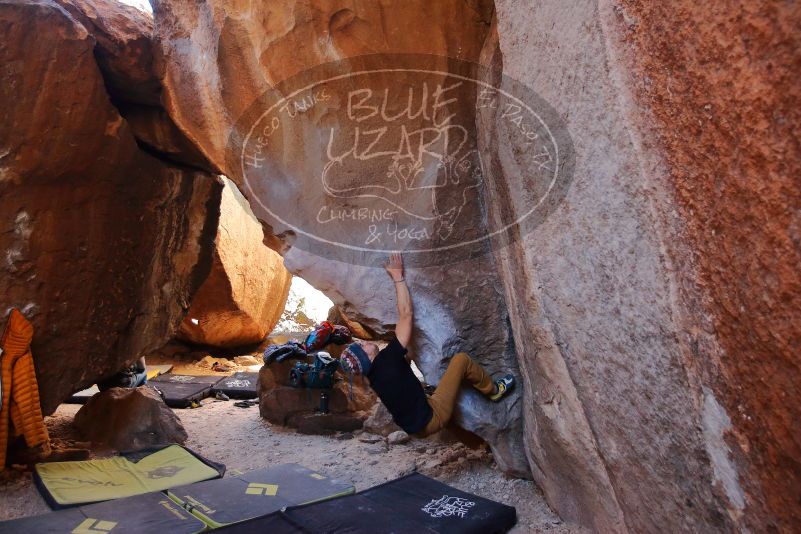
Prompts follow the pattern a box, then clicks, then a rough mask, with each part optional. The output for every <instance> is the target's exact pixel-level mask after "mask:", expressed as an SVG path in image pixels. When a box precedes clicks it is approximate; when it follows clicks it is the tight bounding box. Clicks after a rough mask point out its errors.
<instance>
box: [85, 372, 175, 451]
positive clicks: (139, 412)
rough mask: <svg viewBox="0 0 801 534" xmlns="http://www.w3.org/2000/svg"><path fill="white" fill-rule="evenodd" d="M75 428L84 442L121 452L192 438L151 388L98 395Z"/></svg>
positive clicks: (112, 389) (103, 392) (90, 400)
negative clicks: (87, 441)
mask: <svg viewBox="0 0 801 534" xmlns="http://www.w3.org/2000/svg"><path fill="white" fill-rule="evenodd" d="M75 426H76V427H77V428H78V431H79V432H80V433H81V435H82V436H83V437H84V439H87V440H89V441H92V442H93V443H96V444H98V445H101V446H105V447H108V448H111V449H114V450H117V451H129V450H138V449H143V448H146V447H152V446H154V445H162V444H166V443H184V442H185V441H186V439H187V437H188V436H187V434H186V430H184V427H183V425H182V424H181V420H180V419H178V416H177V415H175V412H173V411H172V409H170V408H169V407H168V406H167V405H166V404H164V401H163V400H162V399H161V397H160V396H159V394H158V392H156V390H155V389H152V388H150V387H139V388H135V389H131V388H111V389H108V390H106V391H102V392H100V393H97V394H96V395H94V396H93V397H92V398H91V399H89V401H88V402H87V403H86V404H85V405H84V406H82V407H81V409H80V410H78V413H77V414H75Z"/></svg>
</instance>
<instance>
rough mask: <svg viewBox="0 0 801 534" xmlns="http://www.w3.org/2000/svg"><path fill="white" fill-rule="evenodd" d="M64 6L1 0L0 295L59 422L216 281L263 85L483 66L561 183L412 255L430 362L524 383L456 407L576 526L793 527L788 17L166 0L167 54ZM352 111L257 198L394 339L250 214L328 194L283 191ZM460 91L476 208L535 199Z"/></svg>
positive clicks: (582, 7)
mask: <svg viewBox="0 0 801 534" xmlns="http://www.w3.org/2000/svg"><path fill="white" fill-rule="evenodd" d="M62 1H64V2H66V0H62ZM63 5H64V7H59V5H58V4H55V3H53V2H51V1H49V0H35V1H32V2H20V1H12V0H0V29H2V32H3V35H4V37H5V38H4V40H3V41H2V42H0V67H1V68H2V71H1V72H2V74H0V76H2V78H3V80H4V81H6V80H8V83H3V84H2V85H0V102H3V103H5V104H6V105H4V106H2V107H1V108H0V109H2V111H0V119H2V121H1V122H0V124H1V125H2V126H0V147H3V148H2V153H0V165H1V166H0V206H2V210H0V213H2V216H0V224H1V225H2V232H0V244H2V247H3V250H4V251H5V255H4V267H3V268H4V269H5V273H6V276H5V277H3V278H2V280H0V292H1V294H2V295H3V299H4V300H3V306H4V307H8V306H12V305H14V306H18V307H20V308H21V309H22V310H23V312H24V313H26V315H27V316H28V317H30V318H32V319H33V320H34V323H35V326H36V328H37V337H36V339H35V343H34V353H35V355H36V358H37V362H38V366H39V374H40V381H41V383H42V390H43V403H44V405H45V406H44V408H45V410H46V411H52V409H53V408H54V407H55V405H56V404H57V403H58V402H59V401H60V400H61V399H62V398H63V397H64V396H66V395H67V394H69V393H70V392H71V391H73V390H75V389H78V388H80V387H81V386H84V385H88V384H89V383H91V381H93V380H95V379H96V378H97V377H99V376H101V375H103V374H105V373H109V372H112V371H113V370H114V369H116V368H118V367H119V366H121V365H122V364H123V363H124V362H126V361H130V360H132V359H133V358H134V357H135V356H136V355H138V354H139V353H141V352H143V351H145V350H147V349H148V348H154V346H155V345H157V344H158V343H160V342H162V341H164V340H165V339H166V337H168V336H169V335H170V333H171V331H172V329H173V328H174V327H175V326H176V324H177V322H178V321H180V319H181V317H182V315H183V312H184V311H185V309H186V307H187V303H188V302H189V299H190V297H191V295H192V293H193V291H194V290H195V289H196V288H197V287H198V286H199V284H200V282H201V280H204V279H208V280H211V279H212V278H213V277H214V276H215V275H214V274H212V275H211V276H210V277H209V275H208V273H209V269H210V268H211V263H212V254H211V251H212V240H213V237H214V235H215V229H216V228H217V223H218V221H217V215H216V214H217V211H218V210H217V206H218V205H219V199H220V189H221V186H220V185H218V184H217V183H216V182H215V181H214V180H213V179H212V175H211V174H209V171H213V172H223V173H225V174H227V175H230V176H231V177H232V178H235V179H237V180H240V181H241V180H242V177H241V176H238V174H239V173H238V172H237V169H236V168H235V166H232V160H231V159H230V158H229V154H228V153H227V152H228V145H229V142H230V140H231V133H232V131H233V132H234V133H236V132H235V130H234V128H235V125H236V124H237V121H238V120H239V118H240V117H241V116H242V115H243V114H245V113H246V111H247V110H248V107H249V106H250V104H251V103H252V102H254V101H257V100H258V99H259V98H260V97H261V96H262V95H263V93H265V92H266V91H268V90H270V89H272V88H275V87H277V88H278V89H279V90H280V89H282V88H284V87H285V86H284V85H282V84H283V83H284V82H285V81H286V80H288V79H290V78H291V77H292V76H294V75H296V74H298V73H302V72H304V71H306V69H309V68H312V67H315V66H317V65H320V64H323V63H327V62H330V61H334V60H342V59H343V58H353V57H356V56H361V55H364V54H376V53H382V52H413V53H428V54H436V55H439V56H449V57H451V58H461V59H467V60H478V61H480V62H482V63H484V64H486V65H488V66H489V67H490V69H489V70H488V71H487V72H486V73H484V76H485V78H486V79H485V82H489V83H492V84H495V85H498V86H501V87H503V86H504V84H510V83H511V82H510V81H509V78H513V79H517V80H519V81H520V82H522V83H523V84H525V85H526V86H528V87H530V88H531V89H533V90H534V91H535V92H536V93H537V94H538V95H540V96H541V97H542V98H543V99H544V101H546V102H547V103H549V104H550V106H552V107H553V108H554V110H555V112H556V113H557V114H558V116H559V117H560V118H561V120H562V121H563V122H564V123H565V125H566V129H567V131H568V132H569V133H570V136H571V138H572V144H573V151H574V153H575V168H574V173H573V175H574V177H573V181H572V183H571V184H570V187H569V188H567V189H566V190H565V191H564V198H561V199H560V202H558V203H555V204H554V205H553V206H552V207H551V211H550V215H549V216H548V217H547V218H546V219H544V220H543V222H542V223H541V224H540V225H539V226H538V227H536V228H535V230H534V231H531V232H527V233H524V232H520V233H518V234H516V235H512V236H511V237H512V239H510V240H507V241H506V242H505V243H504V244H505V245H506V246H495V247H493V249H492V250H491V251H490V252H491V253H490V254H478V255H476V256H475V257H472V258H470V259H469V260H466V259H465V258H463V257H458V255H455V254H454V255H453V256H448V257H447V258H445V259H444V261H441V262H439V263H437V264H436V265H432V264H415V263H414V262H411V263H412V264H411V266H410V267H411V268H410V269H409V272H408V274H407V279H408V281H409V284H410V287H411V288H412V290H413V300H414V307H415V317H416V322H415V340H414V345H413V347H412V350H413V352H414V354H415V356H416V358H417V359H418V361H419V366H420V368H421V369H422V371H423V372H424V373H425V375H426V377H427V379H428V380H429V381H431V382H436V380H437V378H438V377H439V375H440V374H441V373H442V371H443V370H444V367H445V366H446V365H447V362H448V358H449V356H450V355H451V354H453V353H455V352H457V351H460V350H465V351H467V352H470V353H471V354H472V355H473V356H474V357H476V358H477V359H478V360H479V361H480V362H481V363H482V364H483V365H485V366H486V367H487V368H488V369H489V370H490V371H492V372H500V371H509V370H511V371H513V372H518V373H519V376H520V377H521V382H522V388H519V389H518V391H517V392H516V393H515V395H514V396H513V397H512V398H510V399H508V400H507V401H505V402H504V403H502V404H497V405H494V404H489V403H488V402H486V401H484V400H483V399H480V398H479V397H478V395H476V394H475V393H474V392H470V391H466V392H465V394H464V395H463V397H462V398H461V399H460V404H459V410H458V413H457V419H458V421H459V422H460V424H462V425H463V426H464V427H466V428H468V429H471V430H473V431H475V432H476V433H477V434H479V435H480V436H482V437H483V438H484V439H486V440H487V441H488V442H489V443H490V445H491V446H492V448H493V451H494V453H495V457H496V459H497V460H498V462H499V464H500V465H501V467H502V468H503V469H505V470H506V471H508V472H510V473H513V474H516V475H520V476H529V475H533V477H534V478H535V479H536V480H537V482H538V483H539V484H540V486H541V487H542V488H543V491H544V492H545V495H546V497H547V498H548V501H549V502H550V503H551V505H552V506H553V507H554V508H555V509H556V510H557V511H558V512H559V513H560V514H561V515H562V516H563V517H564V518H565V519H568V520H574V521H578V522H580V523H582V524H584V525H587V526H589V527H590V528H592V529H593V530H595V531H599V532H626V531H631V532H662V531H664V530H666V529H667V530H670V531H682V532H684V531H688V532H730V531H749V530H750V531H780V532H789V531H793V530H795V529H797V525H798V524H799V521H801V517H800V516H799V507H798V502H797V496H798V495H799V492H801V469H800V468H799V464H798V462H797V458H798V457H799V452H801V451H799V448H801V443H800V441H799V438H798V432H796V431H795V429H794V422H795V421H796V420H797V419H798V418H799V415H801V414H799V406H801V402H799V398H798V393H797V392H796V389H797V388H794V386H795V384H797V383H799V382H801V380H799V379H801V376H799V374H801V372H800V371H799V369H798V366H797V363H796V358H795V356H796V353H797V347H798V346H799V337H801V336H800V335H799V325H800V324H801V317H799V310H801V306H799V298H800V297H799V295H801V291H800V289H801V275H800V274H799V270H798V265H799V263H800V262H799V260H800V259H801V245H799V243H800V242H801V237H799V228H801V223H799V220H798V213H799V205H801V202H799V200H800V197H801V191H800V189H801V188H799V185H798V180H797V176H798V175H799V174H800V173H799V171H801V169H799V162H800V161H801V154H800V152H801V149H799V145H798V142H797V139H796V137H797V136H795V132H794V128H795V127H796V126H797V124H798V123H799V119H800V117H799V116H798V115H799V113H800V112H799V109H801V108H800V107H799V106H798V100H799V98H798V97H799V94H798V91H799V89H798V87H797V83H795V80H794V79H793V78H792V75H793V74H794V73H795V72H796V71H797V70H798V67H799V64H801V59H799V56H800V55H801V53H799V50H801V46H799V42H798V41H799V35H801V34H799V32H798V31H797V28H798V26H799V21H801V13H799V10H798V8H797V7H796V6H795V5H794V4H792V3H783V4H782V3H768V2H764V1H759V2H754V3H751V4H748V5H745V4H738V3H725V4H723V5H720V6H718V5H715V6H706V5H700V4H699V5H696V4H693V3H690V2H685V1H680V2H677V3H676V2H674V3H656V2H644V1H636V0H623V1H622V2H619V3H616V4H612V3H611V2H608V1H607V0H597V1H596V0H579V1H577V2H572V3H565V2H560V1H557V0H543V1H541V2H537V3H536V4H534V5H530V4H524V3H523V2H520V1H517V0H497V2H496V3H495V4H494V5H493V4H492V3H491V2H487V1H479V0H475V1H456V0H448V1H445V2H437V3H431V2H423V1H411V2H408V1H407V2H384V3H380V4H379V3H359V4H355V3H353V2H344V1H340V0H319V1H315V2H311V3H309V2H305V3H304V2H295V1H292V0H285V1H281V2H270V3H253V4H247V5H245V4H234V3H231V2H225V1H224V0H209V1H207V2H204V3H196V2H191V1H188V0H161V1H157V2H156V3H155V6H154V8H155V25H154V34H155V40H154V41H150V40H149V39H141V38H140V37H139V35H140V34H142V33H145V34H147V33H148V32H149V31H150V30H149V28H150V26H149V24H150V22H149V21H148V20H145V19H140V18H137V17H141V15H137V14H133V13H132V12H130V11H129V10H127V8H122V7H118V6H117V7H115V5H113V4H110V3H107V2H105V0H99V1H97V2H92V3H88V2H85V1H84V0H80V2H79V0H75V2H71V3H69V4H67V3H65V4H63ZM111 21H115V22H113V23H112V22H111ZM29 58H36V61H30V60H29ZM151 59H152V60H151ZM358 61H361V60H354V63H353V64H354V65H356V64H358ZM454 64H455V63H454V62H445V61H441V62H440V63H438V64H437V65H438V67H440V68H444V69H455V68H456V67H455V66H454ZM65 66H67V67H68V68H67V67H65ZM154 70H155V72H156V75H155V76H154V75H153V74H152V73H153V71H154ZM148 72H150V73H151V74H150V75H149V74H148ZM448 72H449V73H450V74H454V71H448ZM503 75H506V76H508V77H509V78H504V77H503ZM65 88H68V90H67V89H65ZM33 89H36V90H35V91H34V90H33ZM338 104H339V103H338V102H328V103H327V104H325V105H324V106H323V105H321V106H318V108H317V109H315V111H313V112H310V113H309V114H308V115H309V117H308V118H309V121H308V123H307V125H308V126H309V129H308V130H306V131H304V132H299V131H293V130H287V131H286V135H285V137H284V138H282V139H281V143H283V144H276V146H278V147H279V148H278V149H273V150H274V151H273V152H270V153H269V156H270V158H272V160H273V161H270V163H281V165H283V168H285V169H289V171H290V172H289V173H288V174H287V175H286V176H279V175H278V174H276V175H275V180H274V182H275V183H277V184H278V185H279V186H280V187H277V188H274V189H273V191H274V192H275V193H276V195H275V196H269V195H268V196H266V197H263V198H261V200H262V201H266V203H264V204H263V205H262V206H260V208H258V209H256V213H255V215H256V217H257V218H258V219H259V220H260V221H261V222H262V223H263V226H264V241H266V242H267V243H268V244H269V246H270V247H272V248H273V249H276V250H279V251H280V252H281V254H282V255H283V257H284V264H285V265H286V267H287V268H288V269H289V270H290V271H291V272H293V273H296V274H300V275H301V276H303V277H304V278H305V279H306V280H308V281H309V282H311V283H312V284H314V285H315V286H316V287H317V288H319V289H321V290H323V291H324V292H325V293H326V294H327V295H328V296H329V297H331V299H332V300H333V301H334V302H335V303H336V304H337V306H339V307H340V308H341V310H342V312H343V313H344V314H345V315H346V316H347V317H348V318H349V319H351V320H353V321H356V322H358V323H359V324H361V325H364V327H365V328H366V329H368V330H369V331H370V332H374V333H375V334H376V335H378V336H383V335H386V333H387V332H389V331H391V329H392V328H393V324H392V322H393V320H394V315H395V310H394V298H393V288H392V285H391V284H389V283H388V280H387V278H386V275H385V273H384V272H383V270H382V269H381V268H380V265H379V264H378V262H377V261H375V262H372V263H370V262H365V263H355V264H354V263H353V262H347V261H345V259H344V258H343V259H342V261H336V259H334V258H331V257H325V258H324V259H321V256H320V255H319V254H315V250H313V249H309V248H308V247H306V248H304V247H302V246H298V243H301V242H302V236H299V235H298V232H297V231H296V229H293V228H292V227H291V225H288V224H276V223H275V221H272V220H270V222H269V223H267V221H268V217H266V215H265V211H268V210H269V209H270V208H277V207H279V206H283V207H286V206H290V207H293V206H296V207H298V209H299V210H302V209H307V208H308V207H309V206H314V205H316V203H318V202H320V201H321V198H322V197H320V196H319V195H317V196H316V195H315V194H311V193H309V192H308V191H304V190H303V189H302V188H299V187H297V184H299V183H303V182H302V180H303V179H304V178H305V177H306V176H307V175H311V174H313V171H316V170H317V169H315V168H314V167H313V165H312V163H310V162H311V161H312V159H313V156H314V155H315V154H313V153H312V152H313V151H314V150H316V147H314V146H307V145H305V144H304V141H307V140H309V139H312V138H313V136H315V135H317V134H318V133H321V132H322V131H323V130H324V129H326V128H329V127H332V126H333V127H337V126H343V122H341V121H342V119H341V115H337V112H338V109H337V105H338ZM454 107H455V106H452V107H451V108H448V110H449V111H455V112H457V113H459V114H460V116H461V117H462V118H464V117H467V118H469V119H471V120H473V121H474V123H475V128H474V130H475V131H474V132H472V133H473V134H474V135H475V137H476V139H477V146H478V149H479V151H480V163H481V164H482V170H483V175H484V179H485V180H486V187H485V189H484V192H483V194H482V195H481V196H480V198H478V199H477V200H476V202H474V203H473V204H471V205H470V210H472V211H471V213H470V215H471V217H472V218H471V223H474V224H475V225H476V226H480V225H482V224H489V223H492V222H493V221H500V220H505V218H507V217H509V216H510V215H518V214H520V213H523V212H525V210H526V209H527V206H526V205H525V201H524V198H523V196H521V193H522V192H525V191H527V190H528V189H530V187H532V185H531V184H530V183H528V182H527V181H526V180H525V179H524V178H523V176H525V174H524V173H523V172H522V171H523V170H525V169H524V163H525V161H524V154H522V153H521V151H520V150H518V149H519V145H517V144H516V143H515V142H514V139H513V136H515V135H517V133H516V132H515V131H513V130H512V129H511V126H510V122H509V121H508V120H505V117H504V116H503V115H502V113H501V112H499V111H498V110H497V109H492V108H491V107H490V108H487V107H481V106H475V107H472V106H471V107H469V108H468V107H461V108H458V109H452V108H454ZM323 110H324V111H325V112H326V113H323V112H322V111H323ZM301 111H303V112H306V111H307V110H305V109H304V110H301ZM316 113H319V115H316ZM337 121H340V122H337ZM365 124H369V123H365ZM301 133H302V134H303V135H305V136H306V137H303V136H301V135H300V134H301ZM318 137H319V136H318ZM266 145H267V143H265V146H266ZM266 154H267V152H265V157H264V158H263V159H264V160H268V159H270V158H268V157H266ZM277 160H281V161H280V162H279V161H277ZM441 163H443V164H445V165H443V166H445V167H447V165H450V164H451V163H452V162H450V161H445V160H444V159H443V161H442V162H441ZM435 168H437V169H438V167H437V166H436V165H435V164H432V165H429V166H428V167H426V168H424V169H423V170H424V171H426V172H429V174H430V176H434V177H437V176H439V174H438V172H439V171H438V170H435ZM345 178H347V179H348V180H354V181H356V182H359V181H360V180H361V181H364V180H367V179H370V178H372V177H365V176H363V175H360V174H358V173H355V174H353V175H347V173H345ZM404 179H405V178H404ZM456 179H457V181H458V179H460V178H459V175H458V174H457V175H456ZM282 180H284V181H282ZM239 185H243V184H242V183H240V184H239ZM246 192H247V194H250V195H252V194H253V190H248V189H246ZM251 200H253V199H252V198H251ZM260 209H261V210H262V211H259V210H260ZM221 235H222V234H221ZM110 251H111V252H112V253H110ZM483 252H487V251H486V250H485V251H483ZM219 257H220V255H219V254H218V259H219ZM219 265H223V266H225V265H224V264H223V263H222V262H221V263H220V264H219ZM219 265H218V267H219ZM215 272H217V273H218V274H219V272H220V271H215ZM233 272H236V269H234V270H233ZM225 278H227V280H225V281H224V282H223V283H222V286H221V287H228V286H230V287H232V288H233V287H234V286H235V283H234V281H233V280H231V276H230V273H229V274H227V275H226V277H225ZM234 278H235V277H234ZM226 284H228V285H226ZM226 291H227V289H226ZM232 294H233V293H232ZM237 302H238V303H241V302H242V301H241V299H237ZM239 305H240V304H238V306H239ZM248 314H249V315H250V316H255V315H258V312H255V311H254V312H248ZM237 328H242V327H241V325H240V326H237Z"/></svg>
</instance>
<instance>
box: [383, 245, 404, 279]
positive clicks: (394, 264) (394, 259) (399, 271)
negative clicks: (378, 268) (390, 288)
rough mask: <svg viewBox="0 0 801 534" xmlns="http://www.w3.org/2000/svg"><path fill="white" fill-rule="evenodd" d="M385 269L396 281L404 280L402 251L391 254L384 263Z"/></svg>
mask: <svg viewBox="0 0 801 534" xmlns="http://www.w3.org/2000/svg"><path fill="white" fill-rule="evenodd" d="M384 269H386V270H387V273H389V276H390V277H391V278H392V280H393V281H395V282H400V281H401V280H403V256H402V255H401V253H400V252H395V253H394V254H392V255H390V257H389V260H387V262H386V263H384Z"/></svg>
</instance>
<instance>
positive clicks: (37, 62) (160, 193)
mask: <svg viewBox="0 0 801 534" xmlns="http://www.w3.org/2000/svg"><path fill="white" fill-rule="evenodd" d="M0 29H1V30H2V34H3V39H2V41H0V66H2V69H3V70H2V72H3V77H4V79H8V80H13V82H9V83H5V82H4V83H2V84H0V103H2V106H0V108H2V111H0V146H2V147H3V149H2V156H0V214H1V215H0V248H2V250H3V251H4V261H3V266H2V269H3V276H1V277H0V295H2V307H3V308H2V309H3V313H5V310H7V309H8V308H9V307H11V306H16V307H18V308H19V309H20V310H22V311H23V313H25V315H26V316H27V317H28V318H29V319H30V320H32V322H33V323H34V326H35V328H36V332H37V334H36V337H35V338H34V340H33V352H34V354H35V355H36V366H37V376H38V380H39V387H40V394H41V400H42V408H43V410H44V411H45V412H46V413H50V412H52V411H53V410H54V409H55V407H56V406H57V405H58V404H59V403H60V402H61V401H62V400H63V399H65V398H66V397H67V396H69V395H70V394H71V393H72V392H74V391H76V390H80V389H82V388H84V387H88V386H90V385H91V384H93V383H94V382H95V381H96V380H97V379H98V378H102V377H104V376H108V375H110V374H113V373H114V372H116V371H118V370H119V369H121V368H122V367H124V366H125V365H126V364H129V363H130V362H132V361H133V360H135V359H136V358H137V357H138V356H139V355H140V354H143V353H145V352H148V351H151V350H153V349H156V348H157V347H159V346H161V345H163V344H164V342H166V340H167V339H169V338H170V337H171V336H172V334H173V332H174V330H175V328H176V327H177V325H178V323H179V322H180V320H181V319H182V317H183V314H184V312H185V310H186V308H187V307H188V302H189V300H190V297H191V295H192V293H193V292H194V291H195V290H196V288H197V287H198V286H199V284H200V282H201V280H202V279H203V277H204V276H205V273H206V272H207V271H208V269H209V267H210V264H211V250H212V243H213V241H212V240H213V238H214V229H215V227H216V223H217V213H216V210H215V209H209V208H210V207H213V206H215V205H217V204H218V203H219V198H220V190H221V186H220V185H219V184H218V183H217V182H216V181H215V179H214V177H213V176H211V175H209V174H206V173H203V172H198V171H193V170H190V169H187V168H183V167H176V166H173V165H171V164H169V163H165V162H164V161H162V160H159V159H157V158H154V157H152V156H151V155H149V154H146V153H145V152H143V151H141V150H140V149H139V147H138V146H137V143H136V139H135V138H134V136H133V134H132V132H131V129H130V127H129V125H128V123H127V122H126V121H125V120H124V119H123V118H122V117H121V116H120V114H119V112H118V110H117V109H116V108H115V107H114V105H113V104H112V102H111V100H110V99H109V96H108V94H107V92H106V84H105V79H104V77H103V74H102V72H101V70H100V68H99V67H98V64H97V60H96V58H95V55H94V50H95V39H94V38H93V37H92V35H91V34H90V33H89V32H88V31H87V29H86V28H85V27H84V26H83V25H82V24H81V23H80V22H79V21H78V20H76V18H74V17H73V15H71V14H70V12H68V11H67V10H65V9H64V8H63V7H61V6H59V5H58V4H57V3H55V2H51V1H48V0H40V1H33V2H17V1H13V0H9V1H3V2H0Z"/></svg>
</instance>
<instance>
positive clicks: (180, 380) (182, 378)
mask: <svg viewBox="0 0 801 534" xmlns="http://www.w3.org/2000/svg"><path fill="white" fill-rule="evenodd" d="M220 378H222V377H220V376H215V375H178V374H173V373H165V374H163V375H159V376H157V377H156V378H154V379H153V380H149V381H148V383H147V385H148V386H150V387H152V388H154V389H156V390H158V391H160V392H161V394H162V397H163V398H164V402H165V403H166V404H167V406H170V407H171V408H187V407H189V406H191V405H192V403H193V402H200V401H201V400H203V399H205V398H206V397H208V396H209V395H211V388H212V387H213V386H214V384H216V383H217V382H219V380H220Z"/></svg>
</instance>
